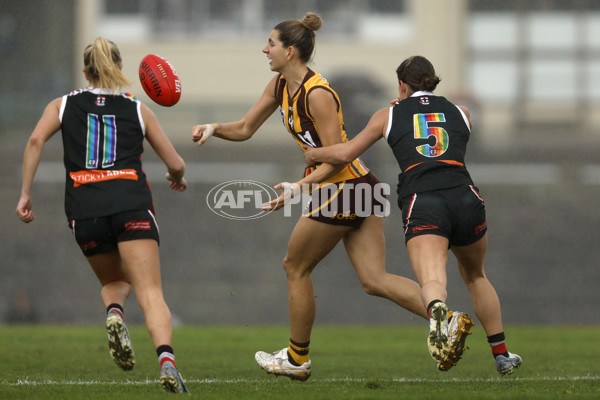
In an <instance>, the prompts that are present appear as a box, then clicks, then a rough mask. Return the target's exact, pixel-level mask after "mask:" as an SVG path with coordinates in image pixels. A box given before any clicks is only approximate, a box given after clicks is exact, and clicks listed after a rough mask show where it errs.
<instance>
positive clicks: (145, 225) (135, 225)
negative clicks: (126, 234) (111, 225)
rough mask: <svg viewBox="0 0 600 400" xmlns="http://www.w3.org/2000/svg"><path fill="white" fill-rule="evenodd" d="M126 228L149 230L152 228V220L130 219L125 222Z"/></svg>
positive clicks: (130, 229)
mask: <svg viewBox="0 0 600 400" xmlns="http://www.w3.org/2000/svg"><path fill="white" fill-rule="evenodd" d="M125 230H127V231H149V230H152V224H151V222H150V221H129V222H125Z"/></svg>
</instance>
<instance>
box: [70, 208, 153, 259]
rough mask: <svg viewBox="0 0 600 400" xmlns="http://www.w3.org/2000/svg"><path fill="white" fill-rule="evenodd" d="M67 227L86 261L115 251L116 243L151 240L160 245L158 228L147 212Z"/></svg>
mask: <svg viewBox="0 0 600 400" xmlns="http://www.w3.org/2000/svg"><path fill="white" fill-rule="evenodd" d="M69 226H70V227H71V229H72V230H73V234H74V235H75V240H76V241H77V244H79V247H80V248H81V251H83V254H84V255H85V256H86V257H90V256H93V255H96V254H103V253H110V252H111V251H115V250H117V243H119V242H125V241H128V240H136V239H154V240H156V242H157V243H158V242H159V232H158V225H157V223H156V218H155V217H154V214H153V213H152V211H150V210H130V211H124V212H122V213H118V214H114V215H108V216H105V217H96V218H89V219H81V220H72V221H70V222H69Z"/></svg>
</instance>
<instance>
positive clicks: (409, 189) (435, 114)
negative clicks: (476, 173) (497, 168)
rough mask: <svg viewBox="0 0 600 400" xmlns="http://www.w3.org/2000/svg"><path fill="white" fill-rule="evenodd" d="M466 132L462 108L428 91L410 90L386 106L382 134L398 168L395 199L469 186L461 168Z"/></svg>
mask: <svg viewBox="0 0 600 400" xmlns="http://www.w3.org/2000/svg"><path fill="white" fill-rule="evenodd" d="M470 133H471V130H470V127H469V123H468V119H467V117H466V115H465V114H464V113H463V111H462V110H461V109H460V108H458V107H457V106H456V105H454V104H452V103H451V102H450V101H448V100H446V99H445V98H444V97H440V96H434V95H433V93H430V92H417V93H414V94H413V95H412V96H411V97H409V98H407V99H404V100H402V101H400V102H398V103H396V104H395V105H394V106H392V107H390V114H389V121H388V128H387V132H386V136H385V137H386V139H387V142H388V144H389V145H390V147H391V148H392V151H393V152H394V156H396V160H397V161H398V165H399V166H400V170H401V171H402V172H401V173H400V174H399V175H398V198H399V199H401V198H403V197H405V196H408V195H411V194H413V193H420V192H426V191H430V190H438V189H447V188H451V187H456V186H460V185H463V184H468V185H472V184H473V181H472V180H471V176H470V175H469V172H468V171H467V169H466V167H465V153H466V150H467V142H468V141H469V136H470Z"/></svg>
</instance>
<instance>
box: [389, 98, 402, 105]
mask: <svg viewBox="0 0 600 400" xmlns="http://www.w3.org/2000/svg"><path fill="white" fill-rule="evenodd" d="M401 101H402V99H401V98H400V96H398V98H397V99H394V100H392V101H390V106H395V105H396V103H400V102H401Z"/></svg>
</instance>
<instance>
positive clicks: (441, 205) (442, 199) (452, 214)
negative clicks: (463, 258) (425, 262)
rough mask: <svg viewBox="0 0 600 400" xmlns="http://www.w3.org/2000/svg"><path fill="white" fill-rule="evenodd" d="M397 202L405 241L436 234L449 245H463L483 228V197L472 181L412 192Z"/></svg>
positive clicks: (484, 228) (480, 232)
mask: <svg viewBox="0 0 600 400" xmlns="http://www.w3.org/2000/svg"><path fill="white" fill-rule="evenodd" d="M400 203H401V206H402V220H403V221H404V241H405V243H406V242H408V241H409V240H410V239H412V238H413V237H415V236H420V235H439V236H443V237H445V238H448V240H449V242H450V246H466V245H469V244H472V243H475V242H477V241H478V240H479V239H481V238H482V237H483V235H485V233H486V232H487V223H486V219H485V205H484V202H483V197H481V194H479V190H478V189H477V188H476V187H475V186H473V185H462V186H457V187H454V188H450V189H443V190H432V191H429V192H422V193H415V194H413V195H411V196H407V197H404V198H403V199H401V202H400Z"/></svg>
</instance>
